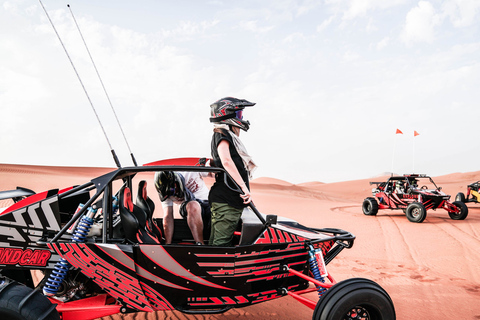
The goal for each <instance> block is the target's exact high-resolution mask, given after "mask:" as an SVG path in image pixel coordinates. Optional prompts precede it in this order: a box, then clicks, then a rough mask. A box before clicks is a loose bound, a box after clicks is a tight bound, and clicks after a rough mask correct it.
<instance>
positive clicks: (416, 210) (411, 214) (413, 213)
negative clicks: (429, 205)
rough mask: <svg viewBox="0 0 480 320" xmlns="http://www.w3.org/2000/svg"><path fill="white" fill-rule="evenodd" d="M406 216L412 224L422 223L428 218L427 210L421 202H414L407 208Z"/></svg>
mask: <svg viewBox="0 0 480 320" xmlns="http://www.w3.org/2000/svg"><path fill="white" fill-rule="evenodd" d="M405 214H406V215H407V219H408V220H409V221H410V222H417V223H420V222H423V220H425V218H426V217H427V210H426V209H425V206H424V205H423V204H421V203H420V202H412V203H410V204H409V205H408V206H407V210H406V211H405Z"/></svg>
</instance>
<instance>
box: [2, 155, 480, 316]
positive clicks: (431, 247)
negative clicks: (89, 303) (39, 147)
mask: <svg viewBox="0 0 480 320" xmlns="http://www.w3.org/2000/svg"><path fill="white" fill-rule="evenodd" d="M109 170H110V169H109V168H70V167H45V166H25V165H7V164H0V190H10V189H14V188H16V187H17V186H22V187H26V188H30V189H32V190H34V191H36V192H40V191H44V190H47V189H52V188H64V187H68V186H71V185H74V184H82V183H84V182H86V181H88V180H89V179H90V178H93V177H96V176H99V175H101V174H103V173H106V172H108V171H109ZM386 178H387V177H375V178H372V179H365V180H356V181H345V182H338V183H321V182H309V183H303V184H297V185H294V184H291V183H288V182H285V181H281V180H278V179H273V178H258V179H255V180H254V181H253V182H252V185H251V189H252V195H253V199H254V201H255V204H256V206H257V207H258V209H259V210H260V211H261V212H262V213H265V214H277V215H279V216H285V217H289V218H292V219H295V220H297V221H298V222H300V223H302V224H304V225H306V226H311V227H315V228H324V227H332V228H340V229H344V230H347V231H350V232H352V233H353V234H354V235H356V237H357V238H356V240H355V244H354V246H353V247H352V248H351V249H345V250H344V251H343V252H342V253H341V254H340V255H339V256H338V257H337V258H335V259H334V260H333V261H332V262H331V263H330V264H329V265H328V266H327V269H328V271H329V272H330V274H332V275H333V277H334V278H335V279H336V280H337V281H341V280H344V279H347V278H352V277H362V278H368V279H371V280H374V281H376V282H377V283H379V284H380V285H381V286H382V287H383V288H384V289H385V290H386V291H387V292H388V293H389V295H390V296H391V298H392V300H393V302H394V304H395V309H396V313H397V319H401V320H402V319H480V308H479V307H478V306H479V301H480V204H474V203H469V204H467V206H468V207H469V215H468V217H467V218H466V219H465V220H463V221H454V220H451V219H450V218H449V216H448V213H447V212H446V211H445V210H443V209H439V210H436V211H432V210H429V211H428V213H427V218H426V219H425V221H424V222H423V223H411V222H409V221H408V220H407V218H406V217H405V215H404V214H403V212H402V211H390V210H380V211H379V213H378V215H377V216H365V215H364V214H363V213H362V210H361V203H362V201H363V199H364V198H365V197H368V196H370V195H371V186H370V185H369V183H368V182H369V181H382V179H386ZM434 180H435V182H436V183H437V185H438V186H442V188H443V191H444V192H445V193H447V194H450V195H452V199H453V198H454V197H455V195H456V194H457V193H458V192H464V193H465V192H466V186H467V185H468V184H470V183H472V182H474V181H477V180H480V171H479V172H470V173H452V174H449V175H445V176H439V177H434ZM150 194H152V193H150ZM6 205H8V203H7V202H6V201H5V200H4V201H0V207H4V206H6ZM157 208H160V206H158V207H157ZM157 215H161V213H157ZM309 297H310V298H312V299H315V293H310V294H309ZM312 313H313V311H312V310H310V309H308V308H307V307H305V306H303V305H302V304H300V303H299V302H297V301H295V300H294V299H292V298H290V297H288V296H287V297H283V298H280V299H276V300H272V301H269V302H265V303H262V304H259V305H255V306H250V307H246V308H242V309H234V310H230V311H228V312H226V313H224V314H220V315H201V316H194V315H186V314H182V313H180V312H177V311H173V312H171V311H168V312H157V313H151V314H145V313H137V314H129V315H125V316H123V317H122V316H119V315H115V316H112V317H104V318H102V319H311V317H312Z"/></svg>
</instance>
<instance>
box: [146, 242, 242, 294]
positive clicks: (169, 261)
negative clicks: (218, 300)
mask: <svg viewBox="0 0 480 320" xmlns="http://www.w3.org/2000/svg"><path fill="white" fill-rule="evenodd" d="M140 250H142V253H143V254H144V255H145V256H146V257H147V258H148V259H150V260H151V261H153V262H155V263H156V264H157V265H158V266H159V267H161V268H163V269H165V270H166V271H168V272H170V273H172V274H174V275H176V276H178V277H181V278H184V279H188V280H189V281H193V282H196V283H199V284H202V285H204V286H208V287H212V288H217V289H225V290H235V289H231V288H227V287H224V286H220V285H218V284H215V283H213V282H209V281H206V280H205V279H203V278H200V277H198V276H196V275H194V274H193V273H191V272H190V271H188V270H187V269H185V268H184V267H183V266H182V265H180V264H179V263H178V262H177V261H176V260H175V259H173V258H172V257H171V256H170V255H169V254H168V252H166V251H165V249H163V247H161V246H150V245H144V246H140ZM188 290H190V289H188Z"/></svg>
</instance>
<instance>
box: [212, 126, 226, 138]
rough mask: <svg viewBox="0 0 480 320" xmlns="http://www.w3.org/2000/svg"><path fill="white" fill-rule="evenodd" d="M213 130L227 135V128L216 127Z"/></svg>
mask: <svg viewBox="0 0 480 320" xmlns="http://www.w3.org/2000/svg"><path fill="white" fill-rule="evenodd" d="M213 132H216V133H220V134H221V135H223V136H226V135H227V132H226V130H225V129H222V128H214V129H213Z"/></svg>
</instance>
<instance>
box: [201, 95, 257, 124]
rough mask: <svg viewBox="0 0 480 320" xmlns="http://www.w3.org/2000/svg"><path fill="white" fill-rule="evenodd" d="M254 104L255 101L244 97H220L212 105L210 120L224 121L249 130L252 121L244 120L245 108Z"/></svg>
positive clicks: (215, 121)
mask: <svg viewBox="0 0 480 320" xmlns="http://www.w3.org/2000/svg"><path fill="white" fill-rule="evenodd" d="M254 105H255V103H254V102H250V101H247V100H244V99H236V98H232V97H226V98H223V99H220V100H218V101H216V102H214V103H212V104H211V105H210V108H211V112H210V114H211V117H210V122H214V123H224V124H228V125H232V126H235V127H239V128H240V129H242V130H244V131H247V130H248V128H249V127H250V122H248V121H247V120H243V115H242V113H243V109H245V107H252V106H254Z"/></svg>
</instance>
